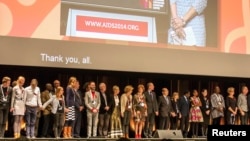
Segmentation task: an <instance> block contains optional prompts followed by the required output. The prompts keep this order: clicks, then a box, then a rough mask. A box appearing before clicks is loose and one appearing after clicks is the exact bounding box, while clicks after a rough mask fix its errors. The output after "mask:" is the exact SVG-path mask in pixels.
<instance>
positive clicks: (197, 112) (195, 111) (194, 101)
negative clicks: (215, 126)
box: [189, 90, 203, 137]
mask: <svg viewBox="0 0 250 141" xmlns="http://www.w3.org/2000/svg"><path fill="white" fill-rule="evenodd" d="M190 102H191V108H190V114H189V122H191V127H192V134H193V137H197V136H198V128H199V123H201V122H203V116H202V112H201V109H200V106H202V105H201V101H200V98H199V94H198V91H197V90H193V96H192V97H191V98H190Z"/></svg>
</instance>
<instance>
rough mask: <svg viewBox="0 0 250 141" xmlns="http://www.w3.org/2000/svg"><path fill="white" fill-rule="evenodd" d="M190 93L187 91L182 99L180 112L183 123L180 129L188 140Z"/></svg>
mask: <svg viewBox="0 0 250 141" xmlns="http://www.w3.org/2000/svg"><path fill="white" fill-rule="evenodd" d="M189 97H190V91H185V92H184V95H183V96H182V97H181V98H180V103H179V105H180V106H179V107H180V112H181V122H180V129H181V131H182V134H183V137H184V138H186V137H187V134H188V126H189V107H190V101H189Z"/></svg>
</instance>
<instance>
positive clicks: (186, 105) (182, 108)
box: [179, 96, 190, 116]
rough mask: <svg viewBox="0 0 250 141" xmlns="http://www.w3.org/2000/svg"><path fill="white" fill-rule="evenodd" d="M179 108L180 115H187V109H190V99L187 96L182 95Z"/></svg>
mask: <svg viewBox="0 0 250 141" xmlns="http://www.w3.org/2000/svg"><path fill="white" fill-rule="evenodd" d="M179 108H180V112H181V116H189V109H190V101H189V98H187V100H186V98H185V96H182V97H181V98H180V101H179Z"/></svg>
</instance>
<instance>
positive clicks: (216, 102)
mask: <svg viewBox="0 0 250 141" xmlns="http://www.w3.org/2000/svg"><path fill="white" fill-rule="evenodd" d="M218 95H219V96H218V97H217V94H215V93H214V94H212V95H211V106H212V111H211V115H212V118H217V117H224V111H223V112H221V111H218V110H217V108H219V107H221V108H223V109H225V100H224V97H223V96H222V95H221V94H218Z"/></svg>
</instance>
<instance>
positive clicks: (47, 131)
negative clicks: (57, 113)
mask: <svg viewBox="0 0 250 141" xmlns="http://www.w3.org/2000/svg"><path fill="white" fill-rule="evenodd" d="M51 121H53V114H48V115H43V128H42V134H41V136H42V137H49V136H50V133H51V132H52V128H49V126H50V125H52V123H53V122H51Z"/></svg>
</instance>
